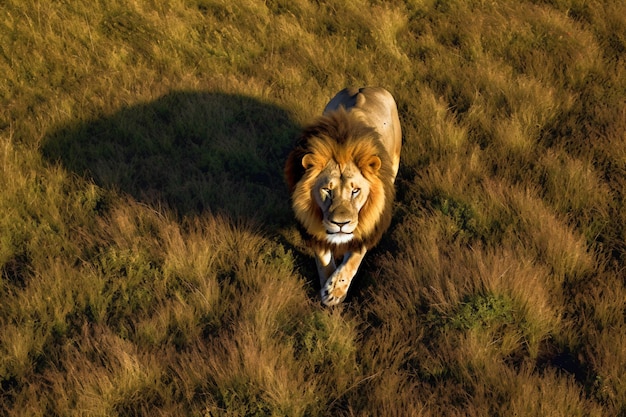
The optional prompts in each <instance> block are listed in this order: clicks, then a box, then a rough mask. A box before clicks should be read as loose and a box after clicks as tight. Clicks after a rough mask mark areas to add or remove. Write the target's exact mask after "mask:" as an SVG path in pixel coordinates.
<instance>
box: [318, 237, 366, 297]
mask: <svg viewBox="0 0 626 417" xmlns="http://www.w3.org/2000/svg"><path fill="white" fill-rule="evenodd" d="M365 252H367V250H366V249H365V246H363V247H362V248H361V249H360V250H359V251H354V252H348V253H346V254H345V256H344V257H343V262H342V263H341V265H339V267H338V268H337V270H336V271H335V272H334V273H333V274H332V275H331V276H330V278H328V280H326V283H325V284H323V286H322V291H321V296H322V302H323V303H324V304H326V305H327V306H331V305H335V304H339V303H340V302H342V301H343V300H344V299H345V298H346V295H347V294H348V288H349V287H350V283H351V282H352V279H353V278H354V276H355V275H356V272H357V270H358V269H359V266H360V265H361V262H362V261H363V257H364V256H365Z"/></svg>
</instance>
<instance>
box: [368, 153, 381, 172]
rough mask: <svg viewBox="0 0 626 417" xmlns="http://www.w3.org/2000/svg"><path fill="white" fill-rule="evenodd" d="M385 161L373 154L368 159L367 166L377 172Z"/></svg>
mask: <svg viewBox="0 0 626 417" xmlns="http://www.w3.org/2000/svg"><path fill="white" fill-rule="evenodd" d="M382 164H383V162H382V161H381V160H380V158H379V157H377V156H376V155H372V156H370V157H369V158H368V159H367V167H368V168H369V169H371V170H372V172H374V173H376V172H378V170H379V169H380V167H381V166H382Z"/></svg>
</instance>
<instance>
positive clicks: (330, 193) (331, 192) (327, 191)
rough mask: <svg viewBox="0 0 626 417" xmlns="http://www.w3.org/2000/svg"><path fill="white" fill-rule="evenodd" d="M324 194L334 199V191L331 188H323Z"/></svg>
mask: <svg viewBox="0 0 626 417" xmlns="http://www.w3.org/2000/svg"><path fill="white" fill-rule="evenodd" d="M322 193H324V195H325V196H326V197H329V198H332V197H333V190H331V189H330V188H322Z"/></svg>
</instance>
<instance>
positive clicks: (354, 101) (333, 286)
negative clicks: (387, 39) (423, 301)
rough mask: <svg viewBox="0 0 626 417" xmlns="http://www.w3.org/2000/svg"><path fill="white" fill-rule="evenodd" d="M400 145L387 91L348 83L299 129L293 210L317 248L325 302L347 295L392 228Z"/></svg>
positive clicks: (290, 177) (290, 173) (291, 168)
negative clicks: (316, 116) (365, 258)
mask: <svg viewBox="0 0 626 417" xmlns="http://www.w3.org/2000/svg"><path fill="white" fill-rule="evenodd" d="M401 147H402V132H401V130H400V120H399V119H398V110H397V108H396V102H395V100H394V99H393V97H392V96H391V94H390V93H389V92H388V91H387V90H385V89H383V88H380V87H366V88H359V89H356V88H347V89H345V90H343V91H340V92H339V93H338V94H337V95H336V96H335V97H334V98H333V99H332V100H331V101H330V102H329V103H328V104H327V105H326V108H325V109H324V113H323V115H322V116H321V117H320V118H319V119H318V120H317V121H316V122H315V123H313V124H312V125H311V126H309V127H307V128H305V129H304V131H303V133H302V135H301V136H300V138H299V139H298V141H297V143H296V146H295V148H294V149H293V150H292V151H291V153H290V154H289V156H288V158H287V163H286V165H285V177H286V179H287V184H288V186H289V191H290V193H291V200H292V208H293V211H294V214H295V217H296V219H297V220H298V222H299V223H300V225H301V227H302V229H303V230H302V232H303V235H304V236H305V238H306V240H307V241H308V243H309V244H310V246H311V247H312V249H313V251H314V253H315V260H316V264H317V270H318V273H319V277H320V283H321V286H322V290H321V296H322V302H323V303H324V304H326V305H335V304H338V303H340V302H341V301H343V300H344V299H345V297H346V295H347V293H348V287H349V286H350V283H351V281H352V279H353V278H354V275H355V274H356V272H357V270H358V268H359V265H360V264H361V261H362V260H363V256H364V255H365V253H366V252H367V251H368V250H369V249H371V248H372V247H373V246H374V245H376V244H377V243H378V241H379V240H380V238H381V237H382V234H383V233H384V231H385V230H386V229H387V228H388V227H389V223H390V222H391V211H392V203H393V199H394V196H395V189H394V181H395V178H396V174H397V173H398V165H399V162H400V149H401ZM340 256H343V259H342V261H341V264H340V265H339V266H336V263H335V257H340Z"/></svg>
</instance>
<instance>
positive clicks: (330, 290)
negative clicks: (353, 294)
mask: <svg viewBox="0 0 626 417" xmlns="http://www.w3.org/2000/svg"><path fill="white" fill-rule="evenodd" d="M349 286H350V280H348V279H347V278H345V277H341V276H340V275H338V274H334V275H332V276H331V277H330V278H328V280H326V284H324V286H323V287H322V290H321V291H320V294H321V296H322V303H324V305H327V306H334V305H337V304H339V303H340V302H342V301H343V300H344V299H345V298H346V295H348V287H349Z"/></svg>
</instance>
